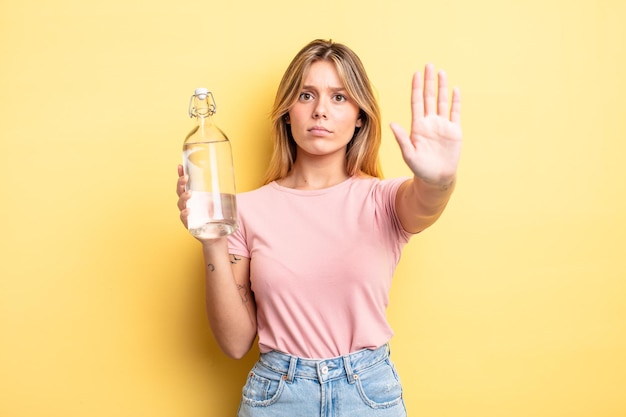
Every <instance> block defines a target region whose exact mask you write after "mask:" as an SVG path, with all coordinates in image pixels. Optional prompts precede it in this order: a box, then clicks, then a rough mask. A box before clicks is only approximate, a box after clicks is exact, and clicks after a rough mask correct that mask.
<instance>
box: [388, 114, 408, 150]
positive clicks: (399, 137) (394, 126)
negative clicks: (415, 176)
mask: <svg viewBox="0 0 626 417" xmlns="http://www.w3.org/2000/svg"><path fill="white" fill-rule="evenodd" d="M389 127H390V128H391V131H392V132H393V135H394V136H395V137H396V141H398V145H400V150H401V151H402V153H403V154H408V153H409V152H410V151H411V150H412V149H413V143H412V142H411V139H410V138H409V134H408V133H407V131H406V130H405V129H404V128H403V127H402V126H400V125H399V124H398V123H395V122H393V123H391V124H390V125H389Z"/></svg>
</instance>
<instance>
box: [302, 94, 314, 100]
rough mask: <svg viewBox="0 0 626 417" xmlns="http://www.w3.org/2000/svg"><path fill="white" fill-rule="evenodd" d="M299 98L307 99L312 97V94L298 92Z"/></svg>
mask: <svg viewBox="0 0 626 417" xmlns="http://www.w3.org/2000/svg"><path fill="white" fill-rule="evenodd" d="M299 98H300V100H302V101H309V100H311V99H312V98H313V95H312V94H311V93H306V92H305V93H300V97H299Z"/></svg>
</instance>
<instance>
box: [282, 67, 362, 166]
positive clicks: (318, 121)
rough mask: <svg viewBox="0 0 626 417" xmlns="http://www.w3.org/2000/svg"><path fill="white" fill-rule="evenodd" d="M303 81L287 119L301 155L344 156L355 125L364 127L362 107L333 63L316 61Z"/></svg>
mask: <svg viewBox="0 0 626 417" xmlns="http://www.w3.org/2000/svg"><path fill="white" fill-rule="evenodd" d="M303 81H304V83H303V87H302V91H300V95H299V97H298V100H297V101H296V103H295V104H294V105H293V106H292V107H291V108H290V109H289V121H288V123H289V124H290V125H291V133H292V135H293V138H294V140H295V141H296V144H297V145H298V155H302V154H303V153H304V154H305V155H310V156H325V155H338V154H341V155H344V156H345V153H346V146H347V145H348V142H350V140H351V139H352V136H353V135H354V130H355V128H357V127H361V119H360V118H359V107H358V106H357V105H356V103H355V102H354V101H353V100H352V99H351V98H350V97H348V95H347V94H348V92H347V91H346V89H345V87H344V85H343V83H342V81H341V79H340V78H339V74H338V73H337V70H336V68H335V65H334V64H333V63H332V62H329V61H317V62H314V63H313V64H312V65H311V67H310V68H309V70H308V72H306V73H305V75H304V80H303Z"/></svg>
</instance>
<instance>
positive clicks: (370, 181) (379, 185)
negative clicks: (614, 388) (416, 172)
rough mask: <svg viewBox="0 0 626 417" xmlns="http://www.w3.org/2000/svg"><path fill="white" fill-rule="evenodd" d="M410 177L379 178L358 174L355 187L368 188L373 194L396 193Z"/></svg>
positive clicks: (354, 183)
mask: <svg viewBox="0 0 626 417" xmlns="http://www.w3.org/2000/svg"><path fill="white" fill-rule="evenodd" d="M408 179H409V178H408V177H399V178H385V179H382V178H377V177H370V176H358V177H356V178H355V181H353V187H355V188H357V189H362V190H368V191H369V192H371V193H373V194H385V195H388V194H393V195H395V194H396V193H397V191H398V189H399V188H400V186H401V185H402V184H404V183H405V182H406V181H407V180H408Z"/></svg>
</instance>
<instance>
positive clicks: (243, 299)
mask: <svg viewBox="0 0 626 417" xmlns="http://www.w3.org/2000/svg"><path fill="white" fill-rule="evenodd" d="M237 289H238V290H239V294H240V295H241V302H242V303H244V304H245V303H247V302H248V289H247V288H246V286H245V285H241V284H237Z"/></svg>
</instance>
